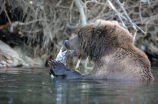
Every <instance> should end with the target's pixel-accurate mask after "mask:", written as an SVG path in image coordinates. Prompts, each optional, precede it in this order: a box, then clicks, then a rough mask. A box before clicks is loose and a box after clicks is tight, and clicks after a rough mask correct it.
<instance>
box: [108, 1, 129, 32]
mask: <svg viewBox="0 0 158 104" xmlns="http://www.w3.org/2000/svg"><path fill="white" fill-rule="evenodd" d="M107 2H108V4H109V5H110V7H111V8H112V9H113V10H114V11H115V13H116V15H117V16H118V18H119V19H120V21H121V23H122V25H123V27H124V28H125V29H126V30H127V31H128V28H127V27H126V25H125V24H124V22H123V20H122V18H121V16H120V13H119V12H118V11H117V10H116V8H115V7H114V5H113V4H112V3H111V1H109V0H107ZM128 32H129V31H128ZM129 33H130V32H129Z"/></svg>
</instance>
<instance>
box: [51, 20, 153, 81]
mask: <svg viewBox="0 0 158 104" xmlns="http://www.w3.org/2000/svg"><path fill="white" fill-rule="evenodd" d="M65 47H66V48H67V49H69V50H74V51H73V52H74V53H73V54H74V55H75V56H77V57H78V58H81V59H85V58H86V57H89V58H90V59H91V60H92V61H94V64H95V65H94V68H93V70H92V71H91V73H90V74H89V75H81V74H80V73H79V72H77V71H75V70H73V69H70V68H68V67H66V66H65V65H63V64H61V63H60V62H56V61H54V62H51V68H50V72H51V73H52V74H53V75H54V76H63V78H66V79H121V80H148V81H151V80H153V79H154V78H153V75H152V73H151V70H150V61H149V59H148V57H147V56H146V55H145V54H144V53H143V52H142V51H141V50H139V49H138V48H136V47H135V46H134V45H133V38H132V36H131V35H130V34H129V33H128V32H127V31H126V30H125V29H124V28H122V27H121V26H120V25H119V24H118V23H117V22H115V21H104V20H97V21H95V22H94V23H91V24H89V25H87V26H85V27H83V28H81V29H80V30H79V32H78V34H77V35H76V36H75V37H73V38H72V39H70V40H68V41H65Z"/></svg>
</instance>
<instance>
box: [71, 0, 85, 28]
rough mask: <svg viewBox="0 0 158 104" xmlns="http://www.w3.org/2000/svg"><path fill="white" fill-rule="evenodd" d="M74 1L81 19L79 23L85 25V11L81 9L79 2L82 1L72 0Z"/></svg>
mask: <svg viewBox="0 0 158 104" xmlns="http://www.w3.org/2000/svg"><path fill="white" fill-rule="evenodd" d="M74 1H75V3H76V6H77V8H78V10H79V12H80V17H81V21H82V22H81V25H82V26H85V25H87V21H86V16H85V13H84V11H83V5H82V4H81V3H82V1H81V0H74Z"/></svg>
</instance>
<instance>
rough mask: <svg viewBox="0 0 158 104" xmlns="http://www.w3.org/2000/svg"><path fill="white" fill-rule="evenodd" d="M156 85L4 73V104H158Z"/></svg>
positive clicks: (0, 77) (0, 101)
mask: <svg viewBox="0 0 158 104" xmlns="http://www.w3.org/2000/svg"><path fill="white" fill-rule="evenodd" d="M152 71H153V74H154V77H155V81H154V82H152V83H140V82H139V83H138V82H131V81H126V82H125V81H116V80H62V79H53V80H51V79H50V76H49V74H48V70H46V69H29V70H28V69H5V70H0V104H22V103H27V104H28V103H29V104H75V103H76V104H127V103H128V104H134V103H135V104H154V103H155V104H157V101H158V100H157V96H158V92H157V91H158V83H157V79H158V77H157V76H158V69H156V68H154V69H153V70H152Z"/></svg>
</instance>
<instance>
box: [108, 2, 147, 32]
mask: <svg viewBox="0 0 158 104" xmlns="http://www.w3.org/2000/svg"><path fill="white" fill-rule="evenodd" d="M108 1H109V0H108ZM115 2H116V3H117V4H118V5H119V6H120V8H121V9H122V11H123V12H124V13H125V16H126V18H127V19H128V21H129V22H130V23H131V25H132V26H133V28H134V30H135V31H137V28H138V29H139V30H140V31H141V32H143V33H144V34H146V33H145V32H144V31H143V30H142V29H141V28H140V27H138V26H137V25H136V24H135V23H133V22H132V20H131V18H130V17H129V16H128V14H127V12H126V10H125V9H124V7H123V6H122V4H121V3H120V1H119V0H115Z"/></svg>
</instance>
